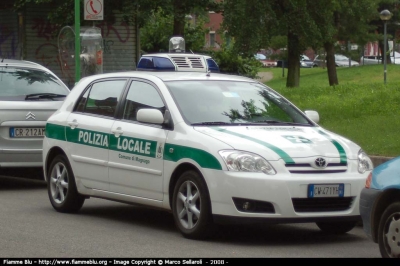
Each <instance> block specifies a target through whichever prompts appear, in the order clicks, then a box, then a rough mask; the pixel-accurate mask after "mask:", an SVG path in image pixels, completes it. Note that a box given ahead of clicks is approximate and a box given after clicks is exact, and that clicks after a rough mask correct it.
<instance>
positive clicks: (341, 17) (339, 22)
mask: <svg viewBox="0 0 400 266" xmlns="http://www.w3.org/2000/svg"><path fill="white" fill-rule="evenodd" d="M317 2H318V3H315V7H316V8H313V9H311V10H310V11H311V12H310V13H311V16H312V17H313V20H314V21H316V22H317V21H318V22H319V24H318V25H319V26H318V27H319V31H320V32H321V39H319V40H318V41H319V42H320V43H322V46H323V47H324V49H325V51H326V66H327V69H328V80H329V85H331V86H332V85H337V84H339V81H338V78H337V72H336V64H335V46H336V44H337V43H338V41H346V40H347V41H353V42H355V43H359V42H365V39H366V36H367V34H366V32H368V30H369V22H370V21H371V19H372V18H373V16H374V15H375V13H376V7H377V6H376V5H377V3H376V1H375V0H352V1H345V0H320V1H317Z"/></svg>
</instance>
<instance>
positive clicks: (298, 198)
mask: <svg viewBox="0 0 400 266" xmlns="http://www.w3.org/2000/svg"><path fill="white" fill-rule="evenodd" d="M367 175H368V173H366V174H358V173H353V174H347V173H334V174H325V175H324V174H300V175H293V174H286V175H283V174H282V175H275V176H268V175H265V174H263V173H244V172H230V171H213V170H207V171H206V172H205V173H204V176H205V178H206V182H207V186H208V189H209V192H210V197H211V206H212V213H213V216H214V218H215V220H216V221H217V222H218V221H221V222H223V221H224V220H227V221H229V222H232V221H233V222H235V221H238V222H241V223H242V222H247V221H249V222H272V223H285V222H290V223H293V222H317V221H326V220H329V221H332V220H336V219H337V220H354V221H357V220H361V217H360V212H359V198H360V191H361V189H362V188H363V187H364V185H365V179H366V177H367ZM338 183H343V184H344V185H345V192H344V197H342V198H338V197H336V198H308V197H307V189H308V185H309V184H338ZM237 198H239V199H247V200H249V201H257V202H258V201H259V202H262V203H265V204H268V206H272V207H271V208H264V209H268V211H264V212H263V211H256V212H251V211H243V210H240V209H239V208H238V207H237V205H235V202H234V199H237ZM336 205H337V206H336ZM321 206H322V207H321ZM332 206H333V207H332ZM325 207H326V208H325ZM271 210H272V211H271Z"/></svg>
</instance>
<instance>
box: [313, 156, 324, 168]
mask: <svg viewBox="0 0 400 266" xmlns="http://www.w3.org/2000/svg"><path fill="white" fill-rule="evenodd" d="M315 165H316V166H317V167H319V168H325V167H326V160H325V159H324V158H317V159H315Z"/></svg>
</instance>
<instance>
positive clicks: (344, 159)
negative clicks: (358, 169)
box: [318, 130, 347, 163]
mask: <svg viewBox="0 0 400 266" xmlns="http://www.w3.org/2000/svg"><path fill="white" fill-rule="evenodd" d="M318 133H319V134H321V135H323V136H325V137H326V138H327V139H329V140H330V141H331V142H332V144H333V145H335V147H336V149H337V150H338V152H339V155H340V163H347V156H346V151H345V150H344V148H343V147H342V145H340V143H339V142H337V141H336V140H334V139H332V138H331V136H329V135H328V134H327V133H325V132H324V131H322V130H318Z"/></svg>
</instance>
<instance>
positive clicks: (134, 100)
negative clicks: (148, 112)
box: [123, 81, 165, 121]
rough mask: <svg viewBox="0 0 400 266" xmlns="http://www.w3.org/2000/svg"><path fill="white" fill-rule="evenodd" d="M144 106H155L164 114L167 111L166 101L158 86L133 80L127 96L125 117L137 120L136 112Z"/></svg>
mask: <svg viewBox="0 0 400 266" xmlns="http://www.w3.org/2000/svg"><path fill="white" fill-rule="evenodd" d="M142 108H155V109H158V110H160V111H161V112H162V113H163V114H164V112H165V106H164V102H163V101H162V99H161V97H160V95H159V94H158V91H157V89H156V88H154V87H153V86H152V85H150V84H148V83H145V82H140V81H133V82H132V83H131V85H130V87H129V92H128V95H127V97H126V102H125V106H124V115H123V119H126V120H130V121H136V113H137V111H139V110H140V109H142Z"/></svg>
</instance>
